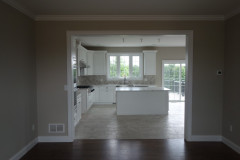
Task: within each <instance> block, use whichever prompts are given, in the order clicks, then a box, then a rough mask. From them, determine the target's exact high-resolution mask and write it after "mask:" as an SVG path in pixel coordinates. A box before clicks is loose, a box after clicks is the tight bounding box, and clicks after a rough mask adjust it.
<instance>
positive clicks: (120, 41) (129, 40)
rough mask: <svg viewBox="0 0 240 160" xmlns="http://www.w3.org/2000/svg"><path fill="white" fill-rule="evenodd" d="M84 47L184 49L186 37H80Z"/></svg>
mask: <svg viewBox="0 0 240 160" xmlns="http://www.w3.org/2000/svg"><path fill="white" fill-rule="evenodd" d="M78 39H79V40H80V42H81V43H82V45H84V46H91V47H150V46H156V47H184V46H185V45H186V36H185V35H105V36H102V35H101V36H98V35H96V36H93V35H91V36H79V37H78Z"/></svg>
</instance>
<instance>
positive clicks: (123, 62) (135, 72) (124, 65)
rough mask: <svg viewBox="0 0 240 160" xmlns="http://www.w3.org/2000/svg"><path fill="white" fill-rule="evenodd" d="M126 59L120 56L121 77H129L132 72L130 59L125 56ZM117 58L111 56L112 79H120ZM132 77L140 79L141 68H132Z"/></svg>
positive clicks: (134, 66) (135, 66) (110, 73)
mask: <svg viewBox="0 0 240 160" xmlns="http://www.w3.org/2000/svg"><path fill="white" fill-rule="evenodd" d="M124 57H125V58H126V59H124V58H123V57H121V56H120V73H119V76H120V77H129V76H130V70H129V59H128V56H124ZM117 64H118V62H117V56H110V66H109V76H110V77H112V78H117V77H118V67H117ZM131 76H132V77H139V76H140V68H139V65H133V66H132V73H131Z"/></svg>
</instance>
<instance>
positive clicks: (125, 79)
mask: <svg viewBox="0 0 240 160" xmlns="http://www.w3.org/2000/svg"><path fill="white" fill-rule="evenodd" d="M126 82H127V78H126V76H124V78H123V84H126Z"/></svg>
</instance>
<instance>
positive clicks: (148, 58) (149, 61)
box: [143, 50, 157, 75]
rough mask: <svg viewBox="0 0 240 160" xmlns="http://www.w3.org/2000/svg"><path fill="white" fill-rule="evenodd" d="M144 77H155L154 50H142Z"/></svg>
mask: <svg viewBox="0 0 240 160" xmlns="http://www.w3.org/2000/svg"><path fill="white" fill-rule="evenodd" d="M143 53H144V75H156V53H157V51H156V50H144V51H143Z"/></svg>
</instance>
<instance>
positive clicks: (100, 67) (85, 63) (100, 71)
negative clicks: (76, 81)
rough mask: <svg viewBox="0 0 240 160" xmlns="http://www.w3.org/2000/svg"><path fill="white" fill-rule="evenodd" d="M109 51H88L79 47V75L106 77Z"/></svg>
mask: <svg viewBox="0 0 240 160" xmlns="http://www.w3.org/2000/svg"><path fill="white" fill-rule="evenodd" d="M106 53H107V51H92V50H87V49H86V48H84V47H83V46H81V44H79V45H78V46H77V60H78V61H77V63H78V75H79V76H80V75H106Z"/></svg>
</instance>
